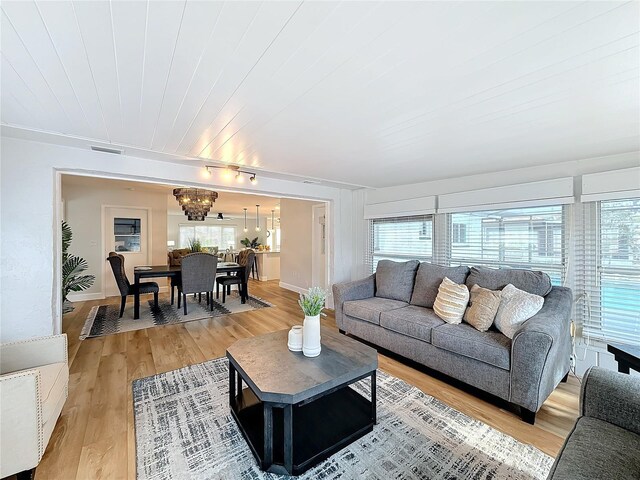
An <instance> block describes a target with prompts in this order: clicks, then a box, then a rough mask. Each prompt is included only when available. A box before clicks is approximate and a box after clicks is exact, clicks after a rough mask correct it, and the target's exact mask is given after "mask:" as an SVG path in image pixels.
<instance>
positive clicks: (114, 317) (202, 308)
mask: <svg viewBox="0 0 640 480" xmlns="http://www.w3.org/2000/svg"><path fill="white" fill-rule="evenodd" d="M149 297H150V298H151V300H148V301H143V300H142V299H141V301H140V318H139V319H138V320H134V319H133V301H131V300H129V301H128V302H127V306H126V308H125V311H124V314H123V315H122V318H118V315H119V314H120V305H99V306H96V307H93V308H92V309H91V311H90V312H89V315H88V316H87V319H86V320H85V322H84V327H83V328H82V333H81V334H80V340H84V339H85V338H91V337H101V336H103V335H112V334H114V333H120V332H127V331H131V330H141V329H143V328H149V327H154V326H158V325H168V324H171V323H184V322H192V321H194V320H202V319H204V318H212V317H219V316H220V315H229V314H233V313H240V312H248V311H251V310H256V309H258V308H265V307H272V306H273V305H271V304H270V303H269V302H266V301H264V300H262V299H260V298H257V297H252V296H249V299H248V300H247V302H246V303H244V304H243V303H242V302H241V301H240V296H239V295H238V292H236V291H233V290H232V291H231V295H227V298H226V301H225V303H222V300H214V306H213V312H212V311H211V310H210V309H209V308H210V307H208V306H207V302H206V300H205V298H204V295H203V296H202V303H199V302H198V300H197V299H194V298H193V295H189V296H188V297H187V299H188V300H187V302H188V303H187V312H188V313H187V315H184V312H183V310H182V308H181V309H180V310H178V300H177V298H176V301H175V303H174V304H173V305H171V303H170V302H169V300H168V299H166V298H164V297H162V296H161V297H160V300H159V301H158V308H155V307H154V305H153V297H152V296H149Z"/></svg>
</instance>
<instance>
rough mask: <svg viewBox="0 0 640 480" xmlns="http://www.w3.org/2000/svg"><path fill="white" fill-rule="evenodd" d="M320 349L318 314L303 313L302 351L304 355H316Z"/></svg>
mask: <svg viewBox="0 0 640 480" xmlns="http://www.w3.org/2000/svg"><path fill="white" fill-rule="evenodd" d="M320 350H321V346H320V315H314V316H312V317H310V316H308V315H305V317H304V324H303V326H302V353H303V354H304V356H305V357H317V356H318V355H320Z"/></svg>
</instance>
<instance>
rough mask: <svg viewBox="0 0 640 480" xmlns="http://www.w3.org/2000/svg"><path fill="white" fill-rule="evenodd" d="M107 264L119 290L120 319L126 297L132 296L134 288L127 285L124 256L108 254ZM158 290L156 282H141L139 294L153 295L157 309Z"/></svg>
mask: <svg viewBox="0 0 640 480" xmlns="http://www.w3.org/2000/svg"><path fill="white" fill-rule="evenodd" d="M107 260H108V261H109V264H110V265H111V270H113V276H114V277H115V279H116V284H117V285H118V290H120V296H121V300H120V317H119V318H122V314H123V313H124V307H125V305H126V304H127V296H128V295H133V294H134V293H135V287H134V286H133V285H131V283H129V279H128V278H127V274H126V272H125V270H124V256H122V255H120V254H119V253H116V252H109V257H107ZM159 291H160V289H159V288H158V284H157V283H156V282H142V283H140V293H141V294H143V293H153V302H154V304H155V307H156V308H158V292H159Z"/></svg>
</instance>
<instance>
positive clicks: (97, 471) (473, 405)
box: [36, 281, 579, 480]
mask: <svg viewBox="0 0 640 480" xmlns="http://www.w3.org/2000/svg"><path fill="white" fill-rule="evenodd" d="M250 291H251V294H252V295H255V296H258V297H261V298H264V299H265V300H268V301H269V302H271V303H273V304H274V305H275V307H274V308H265V309H261V310H254V311H251V312H245V313H238V314H235V315H231V316H226V317H220V318H216V319H210V320H201V321H195V322H189V323H183V324H179V325H167V326H163V327H155V328H149V329H145V330H138V331H134V332H125V333H120V334H117V335H110V336H107V337H100V338H91V339H87V340H84V341H80V340H78V337H79V335H80V331H81V329H82V326H83V323H84V319H85V318H86V317H87V314H88V313H89V310H90V309H91V307H93V306H94V305H98V304H104V303H105V302H110V303H115V304H117V303H118V302H119V297H113V298H110V299H108V300H106V301H105V300H100V301H91V302H83V303H78V304H76V309H75V310H74V311H73V312H72V313H70V314H68V315H66V316H65V318H64V321H63V331H64V332H66V333H67V335H68V340H69V369H70V380H69V398H68V400H67V403H66V404H65V406H64V409H63V411H62V416H61V417H60V419H59V420H58V424H57V425H56V428H55V430H54V432H53V435H52V437H51V441H50V442H49V445H48V447H47V450H46V452H45V455H44V457H43V459H42V461H41V462H40V465H39V466H38V468H37V470H36V479H37V480H44V479H47V480H55V479H61V480H70V479H74V478H75V479H82V480H86V479H97V478H100V479H124V478H130V479H134V478H135V452H136V450H135V438H134V424H133V401H132V398H131V395H132V394H131V382H132V381H133V380H134V379H136V378H141V377H146V376H149V375H154V374H156V373H162V372H166V371H169V370H173V369H177V368H180V367H184V366H186V365H190V364H194V363H199V362H204V361H206V360H209V359H212V358H217V357H221V356H223V355H224V354H225V350H226V348H227V347H228V346H229V345H231V344H232V343H233V342H234V341H235V340H237V339H239V338H243V337H248V336H253V335H260V334H262V333H267V332H271V331H275V330H280V329H285V328H289V327H290V326H291V325H293V324H296V323H301V320H302V314H301V312H300V309H299V307H298V304H297V302H296V300H297V294H295V293H293V292H290V291H288V290H284V289H282V288H280V287H279V286H278V283H277V281H269V282H254V281H252V282H251V284H250ZM322 321H323V324H324V325H325V326H329V327H331V328H336V326H335V321H334V318H333V315H332V313H331V312H330V313H329V314H328V315H327V317H325V318H323V320H322ZM379 363H380V368H381V369H382V370H384V371H385V372H388V373H390V374H392V375H395V376H397V377H399V378H402V379H403V380H405V381H407V382H408V383H410V384H412V385H415V386H416V387H418V388H420V389H421V390H423V391H424V392H425V393H427V394H429V395H432V396H434V397H436V398H438V399H440V400H442V401H443V402H445V403H447V404H449V405H451V406H452V407H454V408H456V409H457V410H460V411H462V412H464V413H466V414H468V415H470V416H472V417H475V418H477V419H479V420H481V421H483V422H485V423H488V424H489V425H492V426H493V427H495V428H497V429H498V430H501V431H503V432H505V433H507V434H509V435H511V436H513V437H515V438H517V439H518V440H520V441H522V442H525V443H530V444H532V445H534V446H536V447H538V448H539V449H541V450H543V451H544V452H546V453H548V454H549V455H554V456H555V455H556V454H557V452H558V450H559V449H560V447H561V446H562V442H563V441H564V437H565V436H566V435H567V434H568V433H569V430H570V428H571V426H572V425H573V422H574V421H575V418H576V416H577V413H578V391H579V383H578V380H577V379H576V378H575V377H570V378H569V381H568V382H567V383H565V384H561V385H560V386H559V387H558V389H556V391H555V392H554V393H553V394H552V395H551V397H549V399H548V400H547V402H546V403H545V404H544V406H543V407H542V409H541V410H540V412H539V413H538V416H537V419H536V424H535V425H529V424H526V423H524V422H522V421H521V420H520V419H519V417H518V416H516V415H515V414H513V413H511V412H508V411H506V410H504V409H501V408H499V407H497V406H495V405H494V404H492V403H488V402H486V401H485V400H482V399H479V398H477V397H476V396H474V395H472V394H470V393H467V392H465V391H463V390H460V389H458V388H456V387H454V386H452V385H449V384H448V383H446V382H444V381H442V380H438V379H436V378H433V377H431V376H429V375H427V374H425V373H423V372H421V371H419V370H416V369H414V368H411V367H410V366H408V365H405V364H404V363H402V362H400V361H398V360H396V359H394V358H389V357H386V356H384V355H380V357H379Z"/></svg>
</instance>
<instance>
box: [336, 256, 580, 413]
mask: <svg viewBox="0 0 640 480" xmlns="http://www.w3.org/2000/svg"><path fill="white" fill-rule="evenodd" d="M445 276H447V277H448V278H449V279H451V280H453V281H455V282H457V283H466V285H467V286H468V287H469V288H471V287H472V286H473V285H474V284H478V285H479V286H481V287H484V288H489V289H491V290H497V289H502V288H503V287H504V286H506V285H507V284H509V283H511V284H513V285H514V286H515V287H517V288H519V289H521V290H525V291H527V292H529V293H534V294H537V295H541V296H543V297H544V305H543V307H542V309H541V310H540V311H539V312H538V313H537V314H536V315H535V316H533V317H532V318H530V319H529V320H527V321H526V322H524V323H523V324H522V325H521V326H520V327H519V328H518V330H517V332H516V334H515V335H514V337H513V340H511V339H509V338H508V337H506V336H505V335H503V334H502V333H500V332H499V331H497V330H495V329H493V328H492V329H490V330H489V331H487V332H480V331H478V330H476V329H475V328H473V327H472V326H470V325H468V324H466V323H464V322H463V323H461V324H459V325H451V324H447V323H445V322H443V321H442V320H441V319H440V318H439V317H438V316H437V315H436V314H435V313H434V311H433V309H432V307H433V303H434V301H435V298H436V295H437V292H438V286H439V285H440V283H441V282H442V279H443V278H444V277H445ZM333 298H334V304H335V318H336V323H337V325H338V329H339V330H340V331H341V332H343V333H348V334H351V335H354V336H356V337H359V338H361V339H363V340H365V341H368V342H371V343H373V344H375V345H378V346H380V347H382V348H384V349H387V350H390V351H392V352H394V353H396V354H399V355H401V356H403V357H406V358H409V359H411V360H414V361H416V362H418V363H420V364H422V365H425V366H427V367H429V368H431V369H434V370H437V371H439V372H442V373H444V374H446V375H448V376H450V377H453V378H455V379H458V380H460V381H462V382H464V383H467V384H469V385H472V386H474V387H477V388H479V389H481V390H483V391H486V392H488V393H490V394H492V395H495V396H497V397H500V398H502V399H504V400H506V401H508V402H511V403H512V404H515V405H518V406H519V407H520V414H521V416H522V419H523V420H525V421H527V422H528V423H531V424H533V423H534V422H535V414H536V412H537V411H538V410H539V409H540V407H541V406H542V404H543V403H544V401H545V400H546V399H547V397H548V396H549V395H550V394H551V392H552V391H553V390H554V389H555V388H556V386H557V385H558V383H560V381H562V380H566V376H567V374H568V372H569V359H570V354H571V336H570V333H569V332H570V326H569V325H570V321H569V318H570V314H571V306H572V294H571V290H570V289H568V288H563V287H552V286H551V281H550V280H549V277H548V276H547V275H546V274H544V273H542V272H534V271H530V270H517V269H490V268H482V267H472V268H471V269H469V268H468V267H442V266H438V265H433V264H429V263H426V262H425V263H419V262H418V261H410V262H404V263H397V262H391V261H388V260H382V261H380V262H379V263H378V267H377V271H376V273H375V274H373V275H371V276H369V277H367V278H364V279H362V280H358V281H354V282H348V283H342V284H336V285H334V286H333Z"/></svg>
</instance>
